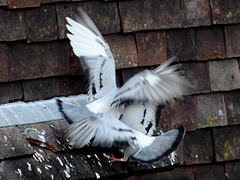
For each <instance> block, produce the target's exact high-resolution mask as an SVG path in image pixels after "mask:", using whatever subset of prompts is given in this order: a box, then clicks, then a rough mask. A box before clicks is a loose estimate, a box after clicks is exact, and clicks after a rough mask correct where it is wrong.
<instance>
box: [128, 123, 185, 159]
mask: <svg viewBox="0 0 240 180" xmlns="http://www.w3.org/2000/svg"><path fill="white" fill-rule="evenodd" d="M185 132H186V130H185V128H184V126H180V127H178V128H177V129H173V130H171V131H169V132H167V133H164V134H161V135H159V136H157V137H156V138H155V140H154V141H153V142H152V143H151V144H150V145H149V146H147V147H144V148H142V149H141V150H140V151H139V152H138V153H136V154H135V155H134V156H132V157H131V158H132V159H133V160H137V161H140V162H147V163H149V162H154V161H157V160H159V159H162V158H164V157H166V156H168V155H169V154H170V153H172V152H173V151H174V150H175V149H176V148H177V147H178V145H179V144H180V142H181V141H182V139H183V138H184V135H185Z"/></svg>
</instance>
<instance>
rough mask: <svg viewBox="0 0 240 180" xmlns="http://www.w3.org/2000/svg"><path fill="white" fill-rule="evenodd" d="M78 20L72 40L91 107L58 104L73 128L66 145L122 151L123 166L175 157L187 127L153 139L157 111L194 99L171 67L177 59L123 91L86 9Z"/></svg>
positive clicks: (140, 75) (138, 77)
mask: <svg viewBox="0 0 240 180" xmlns="http://www.w3.org/2000/svg"><path fill="white" fill-rule="evenodd" d="M74 19H75V20H73V19H71V18H69V17H67V18H66V21H67V23H68V24H67V25H66V27H67V29H68V30H69V32H70V33H68V34H67V37H68V38H69V39H70V44H71V46H72V49H73V52H74V53H75V55H76V56H78V57H79V59H80V61H81V64H82V66H83V69H84V73H85V76H86V77H87V80H88V96H89V101H90V103H89V104H87V105H85V106H76V105H71V104H67V103H64V102H62V101H61V100H57V104H58V106H59V110H60V112H61V113H62V115H63V117H64V118H65V119H66V120H67V121H68V122H69V124H70V126H69V127H68V128H67V129H66V130H65V131H64V132H65V135H64V137H63V139H64V140H65V144H66V145H68V146H70V147H71V148H74V149H78V148H81V147H83V146H85V145H87V144H89V143H90V144H91V145H92V146H94V147H95V146H100V147H107V148H111V147H112V146H115V147H119V148H121V149H122V150H123V153H124V157H123V158H122V159H120V160H121V161H126V160H128V158H131V159H134V160H137V161H141V162H153V161H156V160H158V159H161V158H163V157H166V156H167V155H169V154H170V153H171V152H173V151H174V150H175V149H176V148H177V146H178V145H179V143H180V142H181V140H182V139H183V137H184V135H185V128H184V127H183V126H180V127H179V128H177V129H173V130H171V131H169V132H167V133H163V134H161V135H159V136H152V135H153V132H154V131H155V127H156V125H155V121H156V120H155V119H156V117H155V116H156V110H157V106H158V105H165V104H166V103H170V102H174V101H175V99H181V98H182V97H183V95H186V94H188V88H189V83H188V81H187V80H186V79H185V77H184V76H183V72H182V71H179V67H180V64H176V65H172V66H170V64H171V63H172V62H173V61H174V60H175V59H176V57H173V58H171V59H169V60H167V61H165V62H164V63H162V64H161V65H160V66H159V67H157V68H156V69H154V70H144V71H142V72H140V73H138V74H136V75H134V76H133V77H131V78H130V79H129V80H128V81H127V82H126V83H125V84H124V85H123V86H122V87H121V88H119V87H117V85H116V80H115V61H114V58H113V55H112V53H111V50H110V48H109V46H108V44H107V43H106V41H105V40H104V38H103V37H102V35H101V33H100V32H99V30H98V29H97V27H96V26H95V24H94V23H93V21H92V20H91V19H90V18H89V17H88V15H87V14H86V13H85V12H84V11H83V10H82V9H80V10H79V16H77V15H76V16H75V17H74Z"/></svg>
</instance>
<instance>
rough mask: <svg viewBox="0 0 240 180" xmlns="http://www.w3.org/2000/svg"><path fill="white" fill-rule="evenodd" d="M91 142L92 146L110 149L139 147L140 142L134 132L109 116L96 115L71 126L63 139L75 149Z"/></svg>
mask: <svg viewBox="0 0 240 180" xmlns="http://www.w3.org/2000/svg"><path fill="white" fill-rule="evenodd" d="M91 140H93V141H92V146H98V145H99V146H100V147H107V148H110V147H112V146H117V145H119V144H120V145H121V144H128V145H130V146H133V147H137V146H138V141H137V139H136V137H135V135H134V133H133V132H132V130H131V129H130V128H129V127H128V126H127V125H125V124H124V123H122V122H121V121H119V120H118V119H115V118H112V117H111V116H109V115H107V114H96V115H94V116H91V117H88V118H85V119H81V120H79V121H77V122H75V123H73V124H71V125H70V126H69V127H68V128H67V129H66V130H65V135H64V136H63V138H62V141H64V142H65V143H64V144H65V145H68V146H70V147H71V148H73V149H76V148H81V147H83V146H85V145H86V144H88V143H89V142H90V141H91Z"/></svg>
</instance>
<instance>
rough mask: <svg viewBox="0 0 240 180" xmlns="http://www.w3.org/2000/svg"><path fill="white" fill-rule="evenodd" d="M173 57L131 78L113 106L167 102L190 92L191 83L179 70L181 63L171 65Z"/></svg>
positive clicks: (114, 100) (121, 89)
mask: <svg viewBox="0 0 240 180" xmlns="http://www.w3.org/2000/svg"><path fill="white" fill-rule="evenodd" d="M175 59H176V57H173V58H171V59H169V60H167V61H165V62H164V63H163V64H161V65H160V66H159V67H157V68H156V69H155V70H144V71H141V72H140V73H138V74H136V75H134V76H133V77H132V78H130V79H129V80H128V81H127V82H126V83H125V84H124V85H123V86H122V87H121V88H120V90H119V92H118V93H117V95H116V96H115V97H114V99H113V101H112V103H111V106H112V107H118V106H126V105H129V104H136V103H153V104H162V105H164V104H166V103H167V102H173V101H175V99H176V98H182V96H183V95H187V94H188V89H189V87H190V84H189V83H188V81H187V80H186V79H185V77H184V76H183V75H182V74H183V72H182V71H178V69H179V67H180V66H181V64H177V65H173V66H169V65H170V64H171V63H172V62H173V61H174V60H175Z"/></svg>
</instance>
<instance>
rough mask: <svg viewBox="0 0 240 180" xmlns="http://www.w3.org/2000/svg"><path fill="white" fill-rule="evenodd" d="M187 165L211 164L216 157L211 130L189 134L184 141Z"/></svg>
mask: <svg viewBox="0 0 240 180" xmlns="http://www.w3.org/2000/svg"><path fill="white" fill-rule="evenodd" d="M183 144H184V147H183V150H184V161H185V164H187V165H189V164H202V163H211V162H212V159H213V157H214V155H213V144H212V138H211V132H210V130H209V129H204V130H198V131H193V132H187V134H186V136H185V138H184V141H183Z"/></svg>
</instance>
